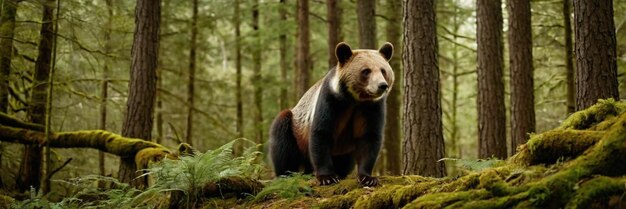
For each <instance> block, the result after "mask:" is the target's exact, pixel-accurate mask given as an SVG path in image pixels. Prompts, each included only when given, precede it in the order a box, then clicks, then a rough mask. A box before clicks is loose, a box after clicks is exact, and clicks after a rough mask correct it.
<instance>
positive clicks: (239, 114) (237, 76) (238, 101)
mask: <svg viewBox="0 0 626 209" xmlns="http://www.w3.org/2000/svg"><path fill="white" fill-rule="evenodd" d="M239 4H240V2H239V0H235V15H234V24H235V70H236V73H235V97H236V106H237V119H236V125H235V128H236V129H237V138H243V99H242V94H243V89H242V87H241V76H242V75H241V29H240V27H241V20H240V19H239V18H240V17H239V16H240V15H241V12H240V11H239ZM234 152H235V154H236V155H239V154H241V153H243V146H242V145H241V144H237V145H236V146H235V150H234Z"/></svg>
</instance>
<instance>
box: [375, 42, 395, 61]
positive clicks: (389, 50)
mask: <svg viewBox="0 0 626 209" xmlns="http://www.w3.org/2000/svg"><path fill="white" fill-rule="evenodd" d="M378 52H380V54H382V55H383V57H384V58H385V59H386V60H387V61H389V60H390V59H391V56H393V45H391V43H389V42H387V43H385V44H383V46H381V47H380V49H378Z"/></svg>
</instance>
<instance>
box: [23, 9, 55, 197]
mask: <svg viewBox="0 0 626 209" xmlns="http://www.w3.org/2000/svg"><path fill="white" fill-rule="evenodd" d="M53 5H54V1H49V0H48V1H46V2H44V3H43V15H42V19H41V22H42V24H41V32H40V40H39V47H38V51H39V56H37V60H36V62H35V75H34V76H33V77H34V80H33V93H32V96H31V100H30V107H29V109H28V115H29V117H30V121H31V122H33V123H36V124H41V125H43V124H44V123H45V117H46V96H47V94H48V91H47V89H48V79H49V77H50V63H51V62H52V42H53V37H54V32H53V25H52V19H53V10H54V9H53ZM41 148H42V147H41V146H40V145H26V148H25V150H24V154H23V158H22V165H21V166H20V168H21V169H20V177H19V178H18V181H17V185H18V190H19V191H21V192H23V191H26V190H28V189H30V187H31V186H32V187H34V188H37V189H38V188H39V186H40V180H41V165H42V161H43V156H42V149H41Z"/></svg>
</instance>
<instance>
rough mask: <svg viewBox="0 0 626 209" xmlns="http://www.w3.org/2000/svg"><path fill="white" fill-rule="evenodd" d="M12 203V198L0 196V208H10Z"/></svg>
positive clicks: (13, 200)
mask: <svg viewBox="0 0 626 209" xmlns="http://www.w3.org/2000/svg"><path fill="white" fill-rule="evenodd" d="M13 202H15V199H13V198H12V197H9V196H6V195H2V194H0V208H10V207H11V204H13Z"/></svg>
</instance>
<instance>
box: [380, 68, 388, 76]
mask: <svg viewBox="0 0 626 209" xmlns="http://www.w3.org/2000/svg"><path fill="white" fill-rule="evenodd" d="M380 73H382V74H383V76H384V75H386V74H387V71H385V69H384V68H381V69H380Z"/></svg>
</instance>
